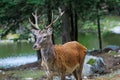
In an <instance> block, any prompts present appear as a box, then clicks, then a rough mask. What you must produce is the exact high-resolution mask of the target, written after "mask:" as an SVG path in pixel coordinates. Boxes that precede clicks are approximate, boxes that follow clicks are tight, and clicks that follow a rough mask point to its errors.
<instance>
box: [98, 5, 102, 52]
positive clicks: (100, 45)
mask: <svg viewBox="0 0 120 80" xmlns="http://www.w3.org/2000/svg"><path fill="white" fill-rule="evenodd" d="M97 26H98V39H99V49H100V51H102V38H101V29H100V13H99V7H98V6H97Z"/></svg>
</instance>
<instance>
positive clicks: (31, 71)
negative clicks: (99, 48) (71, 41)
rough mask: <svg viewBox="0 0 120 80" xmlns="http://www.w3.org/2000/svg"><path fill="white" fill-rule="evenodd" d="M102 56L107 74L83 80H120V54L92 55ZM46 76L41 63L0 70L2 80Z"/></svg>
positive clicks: (41, 79)
mask: <svg viewBox="0 0 120 80" xmlns="http://www.w3.org/2000/svg"><path fill="white" fill-rule="evenodd" d="M92 55H94V56H100V57H102V58H103V59H104V61H105V63H106V67H107V69H106V73H104V74H101V75H97V76H94V77H90V78H84V79H83V80H120V56H119V55H120V54H118V55H113V54H109V53H99V54H97V55H96V54H92ZM45 79H46V75H45V72H44V70H43V69H42V68H41V66H40V64H39V62H34V63H29V64H26V65H22V66H19V67H15V68H7V69H0V80H45Z"/></svg>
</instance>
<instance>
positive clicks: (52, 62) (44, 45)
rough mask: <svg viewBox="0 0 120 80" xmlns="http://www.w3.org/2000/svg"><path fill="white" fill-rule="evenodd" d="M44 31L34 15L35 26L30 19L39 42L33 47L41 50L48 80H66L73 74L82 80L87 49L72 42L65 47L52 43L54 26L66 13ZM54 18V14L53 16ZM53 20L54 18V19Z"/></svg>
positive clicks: (77, 79) (64, 45) (61, 13)
mask: <svg viewBox="0 0 120 80" xmlns="http://www.w3.org/2000/svg"><path fill="white" fill-rule="evenodd" d="M59 12H60V15H59V16H58V17H57V18H56V19H55V20H54V21H53V19H52V22H51V23H50V24H49V25H48V26H47V27H45V28H44V29H43V30H40V29H39V28H38V25H37V15H36V14H32V15H33V16H34V18H35V21H36V22H35V24H33V23H32V21H31V20H30V19H29V21H30V23H31V24H32V26H33V27H34V29H32V32H33V33H34V34H35V35H36V36H37V40H36V42H35V44H34V45H33V48H34V49H35V50H38V49H41V55H42V65H43V66H44V68H45V69H46V73H47V78H48V80H53V77H54V76H60V77H61V80H65V76H66V75H68V74H71V73H73V75H74V76H75V78H76V80H82V77H81V74H82V69H83V63H84V59H85V56H86V52H87V49H86V47H84V46H83V45H82V44H80V43H78V42H76V41H71V42H67V43H65V44H63V45H53V43H52V39H51V38H52V27H51V26H52V24H53V23H55V22H56V21H57V20H58V19H59V18H60V17H61V16H62V15H63V13H64V12H61V11H60V10H59ZM52 16H53V14H52ZM52 18H53V17H52Z"/></svg>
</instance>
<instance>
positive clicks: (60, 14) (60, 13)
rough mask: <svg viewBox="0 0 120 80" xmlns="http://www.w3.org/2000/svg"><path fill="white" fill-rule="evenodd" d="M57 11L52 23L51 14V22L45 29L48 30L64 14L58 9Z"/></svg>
mask: <svg viewBox="0 0 120 80" xmlns="http://www.w3.org/2000/svg"><path fill="white" fill-rule="evenodd" d="M58 10H59V15H58V17H57V18H56V19H55V20H54V21H53V12H52V20H51V23H50V24H49V25H48V26H47V27H46V28H49V27H51V26H52V24H54V23H55V22H56V21H57V20H58V19H59V18H60V17H61V16H62V15H63V14H64V11H63V12H62V10H61V9H60V8H58Z"/></svg>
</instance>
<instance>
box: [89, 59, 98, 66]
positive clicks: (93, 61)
mask: <svg viewBox="0 0 120 80" xmlns="http://www.w3.org/2000/svg"><path fill="white" fill-rule="evenodd" d="M95 62H96V59H93V58H91V59H90V60H89V61H88V62H87V64H90V65H93V64H94V63H95Z"/></svg>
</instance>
